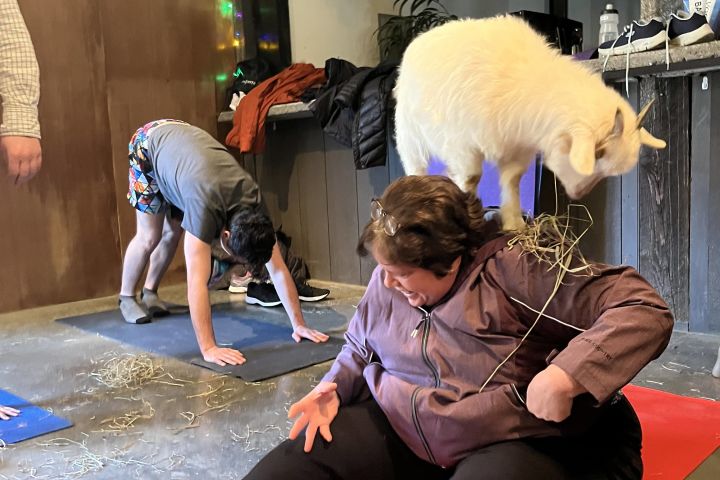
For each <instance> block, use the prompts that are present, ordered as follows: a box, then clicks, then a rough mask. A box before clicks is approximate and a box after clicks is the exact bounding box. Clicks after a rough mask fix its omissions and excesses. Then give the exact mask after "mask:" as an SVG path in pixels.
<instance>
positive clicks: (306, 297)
mask: <svg viewBox="0 0 720 480" xmlns="http://www.w3.org/2000/svg"><path fill="white" fill-rule="evenodd" d="M297 291H298V296H299V297H300V300H302V301H303V302H319V301H320V300H322V299H324V298H325V297H327V296H328V295H330V290H328V289H327V288H317V287H313V286H312V285H308V284H307V283H303V284H301V285H297Z"/></svg>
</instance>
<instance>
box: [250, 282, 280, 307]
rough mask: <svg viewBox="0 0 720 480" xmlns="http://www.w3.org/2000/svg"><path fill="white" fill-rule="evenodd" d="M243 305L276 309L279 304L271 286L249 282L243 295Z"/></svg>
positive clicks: (269, 284) (278, 299)
mask: <svg viewBox="0 0 720 480" xmlns="http://www.w3.org/2000/svg"><path fill="white" fill-rule="evenodd" d="M245 303H249V304H251V305H260V306H261V307H277V306H278V305H280V303H281V302H280V297H278V294H277V292H276V291H275V286H274V285H273V284H271V283H257V282H250V283H249V284H248V286H247V293H246V294H245Z"/></svg>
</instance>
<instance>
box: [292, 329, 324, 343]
mask: <svg viewBox="0 0 720 480" xmlns="http://www.w3.org/2000/svg"><path fill="white" fill-rule="evenodd" d="M292 337H293V339H294V340H295V341H296V342H299V341H300V340H302V339H303V338H307V339H308V340H312V341H313V342H315V343H320V342H327V340H328V338H330V337H328V336H327V335H325V334H324V333H322V332H320V331H318V330H313V329H312V328H308V327H307V326H305V325H302V326H297V327H293V333H292Z"/></svg>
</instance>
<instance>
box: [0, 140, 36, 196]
mask: <svg viewBox="0 0 720 480" xmlns="http://www.w3.org/2000/svg"><path fill="white" fill-rule="evenodd" d="M0 155H1V156H4V157H5V158H7V169H8V172H7V173H8V177H9V178H10V181H12V182H13V183H14V184H15V185H20V184H22V183H25V182H26V181H28V180H30V179H31V178H32V177H33V176H35V174H36V173H37V172H38V170H40V166H41V165H42V150H41V148H40V140H38V139H37V138H33V137H21V136H14V135H6V136H3V137H0Z"/></svg>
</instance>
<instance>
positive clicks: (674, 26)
mask: <svg viewBox="0 0 720 480" xmlns="http://www.w3.org/2000/svg"><path fill="white" fill-rule="evenodd" d="M668 22H669V23H668V29H667V34H668V40H669V42H670V44H671V45H678V46H684V45H692V44H695V43H702V42H709V41H710V40H713V39H714V38H715V32H713V30H712V28H710V25H709V24H708V22H707V19H706V18H705V17H704V16H703V15H700V14H699V13H693V14H689V13H687V12H685V11H683V10H679V11H678V12H677V13H673V14H672V15H670V20H669V21H668Z"/></svg>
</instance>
